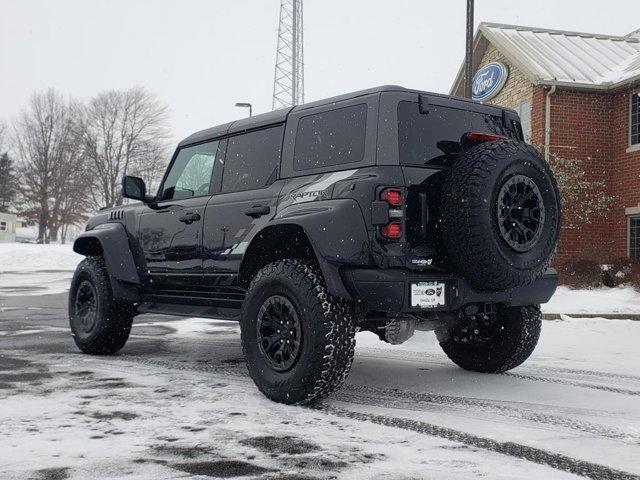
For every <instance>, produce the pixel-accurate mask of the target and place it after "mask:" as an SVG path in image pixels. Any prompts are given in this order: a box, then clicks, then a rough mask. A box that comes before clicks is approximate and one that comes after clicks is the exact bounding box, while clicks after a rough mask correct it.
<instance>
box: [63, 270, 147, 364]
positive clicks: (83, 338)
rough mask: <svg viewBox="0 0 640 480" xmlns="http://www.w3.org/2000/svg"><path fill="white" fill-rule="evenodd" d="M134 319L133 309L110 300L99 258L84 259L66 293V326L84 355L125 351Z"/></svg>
mask: <svg viewBox="0 0 640 480" xmlns="http://www.w3.org/2000/svg"><path fill="white" fill-rule="evenodd" d="M134 315H135V309H134V307H133V306H132V305H130V304H127V303H122V302H118V301H117V300H115V299H114V298H113V295H112V292H111V283H110V281H109V274H108V272H107V268H106V266H105V264H104V259H102V257H87V258H85V259H84V260H83V261H82V262H80V264H79V265H78V268H77V269H76V272H75V274H74V276H73V280H72V281H71V289H70V290H69V325H70V326H71V333H72V335H73V340H74V341H75V343H76V345H77V346H78V348H79V349H80V350H81V351H82V352H83V353H89V354H93V355H109V354H113V353H115V352H117V351H118V350H120V349H121V348H122V347H124V345H125V343H126V342H127V339H128V338H129V332H130V331H131V324H132V322H133V317H134Z"/></svg>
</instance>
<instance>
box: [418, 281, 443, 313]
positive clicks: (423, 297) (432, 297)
mask: <svg viewBox="0 0 640 480" xmlns="http://www.w3.org/2000/svg"><path fill="white" fill-rule="evenodd" d="M444 287H445V284H444V283H438V282H420V283H412V284H411V306H412V307H419V308H434V307H438V306H440V305H444V304H445V297H444V295H445V292H444V291H445V288H444Z"/></svg>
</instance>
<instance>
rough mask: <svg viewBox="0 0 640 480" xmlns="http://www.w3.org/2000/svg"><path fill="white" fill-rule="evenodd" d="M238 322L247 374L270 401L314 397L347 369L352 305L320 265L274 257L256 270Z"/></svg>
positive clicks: (314, 399)
mask: <svg viewBox="0 0 640 480" xmlns="http://www.w3.org/2000/svg"><path fill="white" fill-rule="evenodd" d="M240 328H241V332H242V349H243V352H244V355H245V358H246V361H247V367H248V370H249V374H250V376H251V378H252V379H253V381H254V382H255V384H256V386H257V387H258V389H259V390H260V391H261V392H262V393H263V394H264V395H266V396H267V397H268V398H270V399H271V400H274V401H276V402H281V403H288V404H312V403H315V402H317V401H319V400H321V399H323V398H325V397H326V396H327V395H329V394H330V393H331V392H333V391H334V390H336V389H337V388H339V387H340V386H341V385H342V383H343V382H344V380H345V378H346V377H347V375H348V373H349V370H350V369H351V364H352V362H353V355H354V348H355V332H356V325H355V321H354V314H353V305H352V304H351V303H350V302H348V301H346V300H344V299H341V298H338V297H334V296H333V295H331V294H329V293H328V292H327V289H326V286H325V283H324V279H323V278H322V274H321V272H320V270H319V269H318V268H317V267H315V266H313V265H310V264H308V263H305V262H302V261H300V260H280V261H277V262H274V263H271V264H269V265H267V266H266V267H264V268H263V269H262V270H260V271H259V272H258V273H257V274H256V276H255V277H254V279H253V280H252V282H251V285H250V286H249V289H248V290H247V295H246V300H245V302H244V305H243V309H242V315H241V319H240Z"/></svg>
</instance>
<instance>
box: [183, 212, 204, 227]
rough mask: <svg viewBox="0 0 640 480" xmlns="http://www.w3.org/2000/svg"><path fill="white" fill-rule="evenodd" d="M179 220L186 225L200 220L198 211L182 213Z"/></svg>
mask: <svg viewBox="0 0 640 480" xmlns="http://www.w3.org/2000/svg"><path fill="white" fill-rule="evenodd" d="M179 220H180V221H181V222H182V223H186V224H187V225H191V224H192V223H193V222H197V221H198V220H200V214H199V213H192V212H189V213H187V214H185V215H183V216H182V217H180V218H179Z"/></svg>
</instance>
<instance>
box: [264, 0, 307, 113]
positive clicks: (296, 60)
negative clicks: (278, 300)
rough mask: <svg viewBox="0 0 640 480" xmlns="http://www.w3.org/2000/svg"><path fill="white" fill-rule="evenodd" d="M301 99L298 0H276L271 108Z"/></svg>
mask: <svg viewBox="0 0 640 480" xmlns="http://www.w3.org/2000/svg"><path fill="white" fill-rule="evenodd" d="M300 103H304V41H303V21H302V0H280V23H279V26H278V47H277V50H276V70H275V76H274V80H273V103H272V108H273V110H275V109H277V108H283V107H290V106H293V105H298V104H300Z"/></svg>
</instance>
